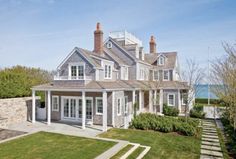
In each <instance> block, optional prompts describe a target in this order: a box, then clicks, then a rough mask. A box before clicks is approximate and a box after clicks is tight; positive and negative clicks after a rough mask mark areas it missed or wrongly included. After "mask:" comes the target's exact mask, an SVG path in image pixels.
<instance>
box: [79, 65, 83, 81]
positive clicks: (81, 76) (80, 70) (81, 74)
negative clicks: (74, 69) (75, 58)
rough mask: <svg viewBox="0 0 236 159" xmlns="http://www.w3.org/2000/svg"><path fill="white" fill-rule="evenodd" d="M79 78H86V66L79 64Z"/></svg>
mask: <svg viewBox="0 0 236 159" xmlns="http://www.w3.org/2000/svg"><path fill="white" fill-rule="evenodd" d="M78 78H79V79H84V66H78Z"/></svg>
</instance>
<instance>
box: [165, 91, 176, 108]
mask: <svg viewBox="0 0 236 159" xmlns="http://www.w3.org/2000/svg"><path fill="white" fill-rule="evenodd" d="M170 95H173V102H174V104H170V102H169V96H170ZM167 103H168V106H175V94H174V93H168V94H167Z"/></svg>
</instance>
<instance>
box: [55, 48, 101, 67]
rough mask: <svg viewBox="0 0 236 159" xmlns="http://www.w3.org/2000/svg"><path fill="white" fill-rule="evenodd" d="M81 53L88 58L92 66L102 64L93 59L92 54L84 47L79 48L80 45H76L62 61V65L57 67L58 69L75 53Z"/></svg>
mask: <svg viewBox="0 0 236 159" xmlns="http://www.w3.org/2000/svg"><path fill="white" fill-rule="evenodd" d="M75 53H77V54H80V55H81V56H82V57H84V58H85V60H87V62H88V63H90V64H91V65H92V66H94V67H100V64H99V63H97V62H96V61H95V60H93V59H92V58H91V56H90V55H89V54H88V52H87V51H86V50H84V49H81V48H78V47H75V48H74V49H73V50H72V51H71V52H70V54H69V55H67V56H66V58H65V59H64V60H63V61H62V62H61V63H60V65H59V66H58V67H57V69H60V68H61V66H62V65H63V64H64V63H65V62H66V61H67V60H68V59H69V58H70V57H71V56H72V55H73V54H75Z"/></svg>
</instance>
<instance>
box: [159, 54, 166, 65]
mask: <svg viewBox="0 0 236 159" xmlns="http://www.w3.org/2000/svg"><path fill="white" fill-rule="evenodd" d="M164 64H165V58H164V57H163V56H160V57H159V58H158V65H164Z"/></svg>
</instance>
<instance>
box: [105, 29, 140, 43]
mask: <svg viewBox="0 0 236 159" xmlns="http://www.w3.org/2000/svg"><path fill="white" fill-rule="evenodd" d="M109 36H110V37H111V38H114V39H119V40H125V42H128V43H132V44H135V43H137V44H138V45H140V46H142V45H143V44H142V41H141V40H139V39H138V38H137V37H136V36H134V35H133V34H131V33H129V32H127V31H126V30H125V31H113V32H110V34H109Z"/></svg>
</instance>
